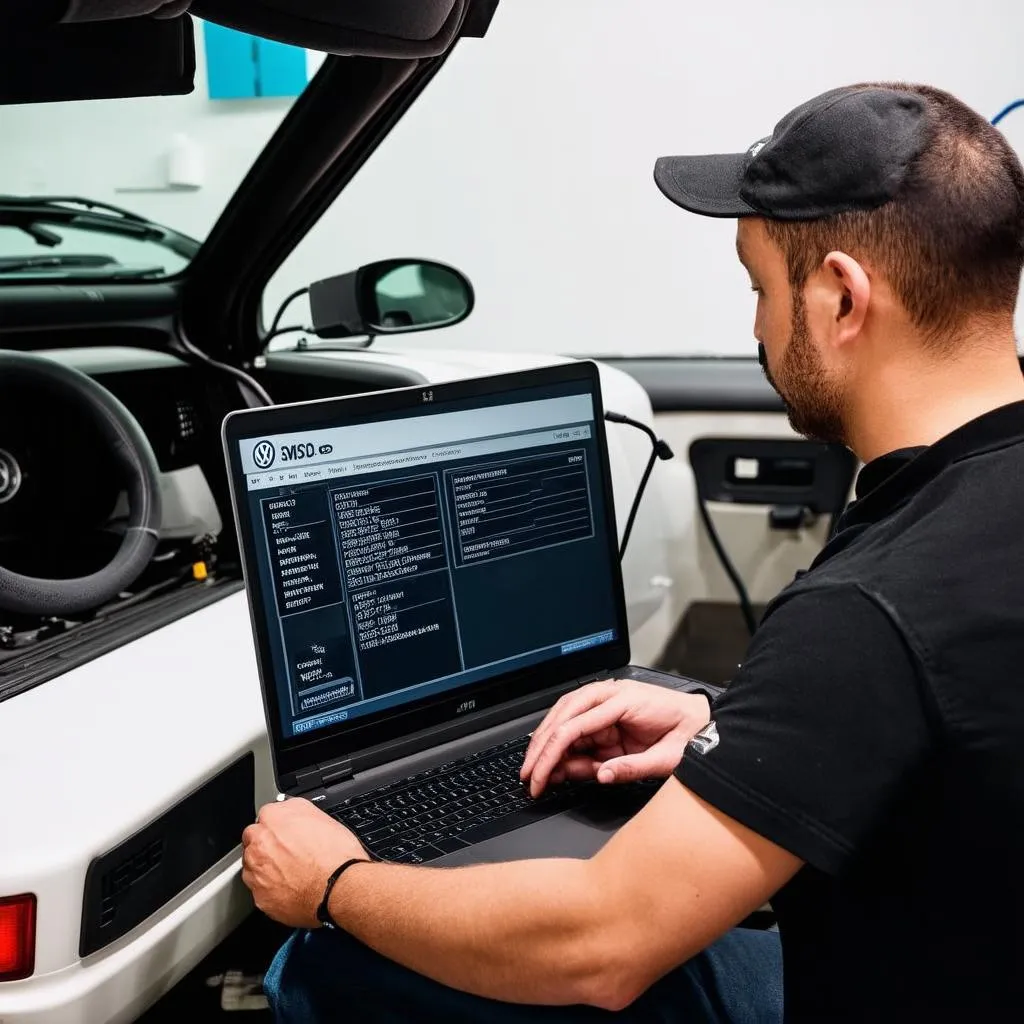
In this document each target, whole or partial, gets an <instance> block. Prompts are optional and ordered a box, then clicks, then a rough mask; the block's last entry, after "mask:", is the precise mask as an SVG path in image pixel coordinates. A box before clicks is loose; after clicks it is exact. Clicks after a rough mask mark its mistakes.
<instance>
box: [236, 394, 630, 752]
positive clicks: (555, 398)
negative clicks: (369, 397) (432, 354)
mask: <svg viewBox="0 0 1024 1024" xmlns="http://www.w3.org/2000/svg"><path fill="white" fill-rule="evenodd" d="M430 396H431V393H430V392H426V393H425V394H424V399H426V402H427V404H425V406H424V407H422V408H420V409H416V410H413V411H409V410H404V411H402V412H400V413H394V414H391V415H389V416H386V417H377V418H374V419H373V420H372V421H370V422H356V423H346V425H344V426H332V425H331V424H329V423H325V424H324V425H323V427H322V428H318V427H314V428H312V429H304V430H303V431H302V432H301V433H296V434H279V435H273V436H267V437H261V438H251V439H246V440H244V441H241V442H240V443H239V444H240V451H239V454H240V457H241V462H242V471H243V473H244V475H245V483H246V491H247V494H246V498H247V502H246V504H247V506H248V512H249V515H250V517H251V521H252V525H253V534H254V536H255V538H256V544H255V547H256V559H257V566H258V571H259V573H260V577H261V583H262V586H261V590H262V593H263V594H264V605H265V607H264V609H263V611H264V613H265V615H266V619H267V627H268V631H269V634H270V646H271V650H272V655H273V663H274V679H275V684H276V687H277V690H278V698H279V704H280V707H281V712H282V723H281V724H282V729H283V734H284V736H286V737H288V736H298V735H301V734H305V733H308V732H311V731H313V730H316V729H319V728H322V727H324V726H328V725H334V724H336V723H339V722H344V721H347V720H350V719H355V718H358V717H362V716H365V715H368V714H373V713H376V712H380V711H386V710H388V709H389V708H391V709H394V708H397V707H398V706H400V705H403V704H406V703H408V702H410V701H415V700H420V699H422V698H424V697H431V696H434V695H436V694H440V693H444V692H447V691H450V690H454V689H456V688H458V687H461V686H465V685H467V684H469V683H475V682H481V681H484V680H487V679H490V678H493V677H494V676H497V675H499V674H502V673H505V672H509V671H512V670H514V669H522V668H524V667H528V666H530V665H535V664H539V663H540V662H543V661H547V660H550V659H552V658H556V657H559V656H563V655H566V654H570V653H572V652H575V651H578V650H582V649H584V648H586V647H592V646H596V645H600V644H606V643H611V642H612V641H614V640H616V639H618V638H617V636H616V631H615V623H616V605H615V589H614V585H613V574H612V567H611V564H610V554H609V546H608V541H607V536H608V533H607V531H608V530H614V524H612V523H610V522H609V515H610V512H609V510H608V509H607V508H606V507H605V502H604V497H603V489H602V488H603V481H602V480H601V468H600V459H599V456H598V449H597V444H596V441H595V438H594V429H595V423H594V402H593V399H592V397H591V395H590V393H589V388H588V385H586V384H585V383H584V382H574V383H570V384H562V385H553V386H549V387H545V388H531V389H525V390H520V391H516V392H512V393H506V394H502V395H488V396H484V397H476V398H472V399H462V400H460V401H458V402H448V403H437V404H431V403H430Z"/></svg>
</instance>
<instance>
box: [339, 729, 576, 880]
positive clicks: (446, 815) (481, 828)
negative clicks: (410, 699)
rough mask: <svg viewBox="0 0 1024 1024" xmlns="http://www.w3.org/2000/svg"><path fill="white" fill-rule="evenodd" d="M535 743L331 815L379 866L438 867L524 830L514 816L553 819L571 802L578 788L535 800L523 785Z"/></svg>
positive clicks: (445, 769)
mask: <svg viewBox="0 0 1024 1024" xmlns="http://www.w3.org/2000/svg"><path fill="white" fill-rule="evenodd" d="M529 742H530V737H529V736H521V737H519V738H518V739H514V740H510V741H509V742H508V743H503V744H501V745H500V746H497V747H491V748H489V749H487V750H483V751H481V752H480V753H477V754H470V755H469V756H468V757H464V758H461V759H460V760H458V761H450V762H449V763H448V764H444V765H441V766H440V767H438V768H432V769H430V770H429V771H425V772H421V773H420V774H419V775H414V776H412V777H411V778H408V779H403V780H402V781H401V782H398V783H395V784H394V785H391V786H385V787H383V788H381V789H375V790H372V791H371V792H369V793H364V794H363V795H362V796H358V797H353V798H352V799H351V800H348V801H346V802H345V803H343V804H338V805H337V806H336V807H332V808H329V809H328V811H327V813H328V814H330V815H331V816H332V817H334V818H336V819H337V820H338V821H340V822H341V823H342V824H343V825H347V826H348V827H349V828H350V829H352V831H353V832H355V833H356V835H357V836H359V838H360V839H361V840H362V842H363V845H364V846H365V847H366V848H367V849H368V850H369V851H370V853H372V854H373V855H374V856H375V857H377V858H379V859H380V860H389V861H398V862H400V863H405V864H421V863H423V862H425V861H429V860H434V859H435V858H437V857H440V856H443V855H444V854H446V853H452V852H454V851H455V850H458V849H462V848H463V847H465V846H469V845H471V844H473V843H478V842H482V841H483V840H484V839H488V838H491V837H492V836H495V835H501V834H502V833H504V832H507V831H510V828H511V827H517V826H518V824H519V823H518V822H517V823H515V824H513V822H512V821H511V820H507V819H509V815H514V814H517V813H518V812H522V811H527V810H528V811H530V812H531V817H533V816H534V815H535V816H536V817H537V818H543V817H548V816H550V815H552V814H557V813H558V812H559V811H561V810H562V809H564V807H565V806H567V805H568V804H569V803H570V802H571V801H570V799H569V797H570V794H571V792H572V788H573V787H559V788H556V789H553V790H551V791H549V792H547V793H545V794H543V795H542V796H541V797H539V798H538V799H536V800H534V799H532V798H531V797H530V796H529V794H528V793H527V791H526V789H525V787H524V786H523V784H522V783H521V782H520V780H519V770H520V768H521V767H522V764H523V757H524V755H525V753H526V748H527V745H528V744H529ZM503 819H506V820H503Z"/></svg>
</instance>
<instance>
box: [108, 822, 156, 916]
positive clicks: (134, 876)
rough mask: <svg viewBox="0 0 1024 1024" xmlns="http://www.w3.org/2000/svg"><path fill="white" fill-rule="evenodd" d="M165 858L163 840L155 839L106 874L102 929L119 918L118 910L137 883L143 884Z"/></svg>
mask: <svg viewBox="0 0 1024 1024" xmlns="http://www.w3.org/2000/svg"><path fill="white" fill-rule="evenodd" d="M163 856H164V841H163V839H154V840H153V841H152V842H151V843H149V844H148V845H147V846H144V847H143V848H142V849H141V850H139V852H138V853H136V854H134V855H133V856H130V857H125V859H124V860H122V861H121V862H120V863H118V864H116V865H114V866H113V867H112V868H110V870H109V871H106V872H104V874H103V877H102V880H101V882H100V889H101V892H102V893H103V900H102V902H101V903H100V927H101V928H106V927H107V925H109V924H111V923H112V922H113V921H114V919H115V918H116V917H117V908H118V907H119V906H120V905H121V903H122V901H123V900H124V899H125V896H126V894H127V893H128V891H129V890H130V889H131V887H132V886H133V885H135V883H136V882H141V881H142V879H143V878H145V877H146V875H148V874H149V873H150V872H151V871H155V870H156V869H157V868H158V867H159V866H160V861H161V860H163Z"/></svg>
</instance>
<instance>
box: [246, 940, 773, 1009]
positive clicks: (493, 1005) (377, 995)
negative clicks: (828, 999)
mask: <svg viewBox="0 0 1024 1024" xmlns="http://www.w3.org/2000/svg"><path fill="white" fill-rule="evenodd" d="M263 987H264V991H265V992H266V995H267V998H268V999H269V1000H270V1005H271V1008H272V1009H273V1011H274V1018H275V1020H277V1021H279V1022H282V1024H300V1022H301V1024H317V1022H320V1021H332V1022H335V1021H337V1022H344V1021H353V1022H358V1024H409V1022H414V1024H419V1022H424V1024H433V1022H437V1024H441V1022H444V1024H468V1022H470V1021H473V1022H476V1021H482V1022H485V1024H526V1022H529V1024H590V1022H595V1024H596V1022H600V1021H609V1020H613V1019H614V1020H620V1021H627V1022H631V1024H640V1022H650V1024H677V1022H678V1024H691V1022H693V1024H781V1022H782V948H781V946H780V944H779V935H778V932H774V931H766V932H762V931H754V930H750V929H744V928H736V929H734V930H733V931H731V932H729V933H727V934H726V935H725V936H723V937H722V938H721V939H719V940H718V942H716V943H714V944H713V945H711V946H709V947H708V948H707V949H706V950H704V952H703V953H700V954H698V955H697V956H695V957H694V958H693V959H692V960H690V961H689V962H688V963H686V964H683V966H682V967H678V968H676V970H674V971H672V972H671V973H670V974H667V975H666V976H665V977H664V978H662V979H661V980H660V981H658V982H656V983H655V984H654V985H652V986H651V987H650V988H649V989H648V990H647V992H645V993H644V995H642V996H641V997H640V998H639V999H638V1000H637V1001H636V1002H634V1003H633V1004H632V1006H630V1007H628V1008H627V1009H625V1010H623V1011H622V1012H621V1013H617V1014H616V1013H610V1012H608V1011H607V1010H598V1009H594V1008H593V1007H589V1006H523V1005H519V1004H514V1003H501V1002H496V1001H494V1000H490V999H482V998H480V997H479V996H472V995H467V994H466V993H465V992H459V991H456V990H455V989H452V988H448V987H447V986H446V985H441V984H439V983H438V982H436V981H431V980H430V979H429V978H425V977H423V976H422V975H419V974H416V973H415V972H413V971H410V970H407V969H406V968H404V967H400V966H399V965H398V964H395V963H393V962H392V961H390V960H388V959H386V958H385V957H382V956H380V955H379V954H378V953H375V952H373V950H371V949H369V948H367V947H366V946H364V945H363V944H362V943H360V942H358V941H356V940H355V939H353V938H352V937H351V936H349V935H346V934H345V933H344V932H336V931H331V930H329V929H318V930H316V931H308V932H307V931H300V932H295V934H294V935H292V936H291V938H290V939H288V941H287V942H286V943H285V944H284V945H283V946H282V947H281V949H280V951H279V952H278V954H277V956H276V957H275V958H274V962H273V964H272V965H271V967H270V970H269V971H268V972H267V976H266V978H265V979H264V983H263Z"/></svg>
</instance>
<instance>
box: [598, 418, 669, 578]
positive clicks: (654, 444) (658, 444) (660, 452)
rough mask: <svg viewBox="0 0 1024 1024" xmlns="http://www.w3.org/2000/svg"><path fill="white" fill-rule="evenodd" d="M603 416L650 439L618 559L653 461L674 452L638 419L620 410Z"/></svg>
mask: <svg viewBox="0 0 1024 1024" xmlns="http://www.w3.org/2000/svg"><path fill="white" fill-rule="evenodd" d="M604 418H605V419H606V420H607V421H608V422H609V423H625V424H626V426H628V427H635V428H636V429H637V430H642V431H643V432H644V433H645V434H646V435H647V436H648V437H649V438H650V440H651V457H650V458H649V459H648V460H647V466H646V468H645V469H644V473H643V476H642V477H640V486H639V487H637V489H636V497H635V498H633V507H632V508H631V509H630V510H629V518H628V519H627V520H626V528H625V530H623V531H622V542H621V543H620V544H619V561H620V562H621V561H622V559H623V558H625V557H626V545H627V544H628V543H629V537H630V534H631V533H632V532H633V523H634V522H635V521H636V514H637V512H639V511H640V499H641V498H643V496H644V491H645V490H646V489H647V481H648V480H650V478H651V473H652V472H653V471H654V463H655V462H657V461H658V459H664V460H668V459H671V458H674V457H675V456H674V453H673V451H672V449H671V448H669V446H668V445H667V444H666V443H665V442H664V441H663V440H662V439H661V438H660V437H658V436H657V434H655V433H654V431H653V430H651V428H650V427H649V426H647V424H646V423H641V422H640V421H639V420H633V419H630V418H629V417H628V416H623V414H622V413H621V412H606V413H605V414H604Z"/></svg>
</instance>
